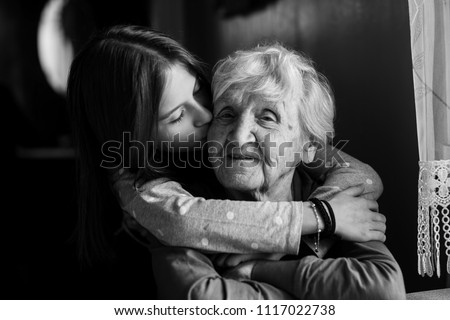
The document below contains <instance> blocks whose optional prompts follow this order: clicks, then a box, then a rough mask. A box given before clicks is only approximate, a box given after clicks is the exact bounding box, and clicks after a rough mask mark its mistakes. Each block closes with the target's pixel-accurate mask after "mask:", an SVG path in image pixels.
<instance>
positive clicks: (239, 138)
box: [228, 119, 256, 145]
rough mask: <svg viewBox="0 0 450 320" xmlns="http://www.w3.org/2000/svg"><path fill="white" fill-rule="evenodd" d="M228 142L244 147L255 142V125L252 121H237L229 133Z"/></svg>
mask: <svg viewBox="0 0 450 320" xmlns="http://www.w3.org/2000/svg"><path fill="white" fill-rule="evenodd" d="M228 140H230V141H234V142H237V143H239V145H244V144H246V143H248V142H255V141H256V138H255V135H254V134H253V125H252V123H251V121H248V120H246V119H239V120H237V121H236V122H235V123H234V125H233V127H232V129H231V130H230V132H229V135H228Z"/></svg>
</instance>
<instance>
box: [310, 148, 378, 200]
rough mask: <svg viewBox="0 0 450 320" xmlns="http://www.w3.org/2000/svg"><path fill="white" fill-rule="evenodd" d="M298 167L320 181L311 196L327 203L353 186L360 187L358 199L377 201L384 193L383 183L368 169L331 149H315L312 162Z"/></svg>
mask: <svg viewBox="0 0 450 320" xmlns="http://www.w3.org/2000/svg"><path fill="white" fill-rule="evenodd" d="M301 166H302V168H303V170H305V171H306V172H307V173H308V174H309V175H310V176H311V177H313V178H314V179H315V180H318V181H321V182H322V186H321V187H319V188H317V189H316V191H315V192H314V193H313V194H312V195H311V197H317V198H320V199H322V200H329V199H331V198H332V197H333V196H334V195H335V194H336V193H338V192H339V191H342V190H345V189H348V188H350V187H354V186H356V185H361V186H363V188H364V191H363V192H362V194H361V196H362V197H364V198H366V199H370V200H377V199H378V198H379V197H380V196H381V194H382V193H383V182H382V181H381V179H380V176H379V175H378V174H377V173H376V172H375V170H374V169H373V168H372V167H371V166H369V165H368V164H365V163H363V162H361V161H359V160H358V159H355V158H353V157H352V156H350V155H348V154H346V153H345V152H343V151H339V150H338V149H333V148H332V147H331V146H328V147H327V149H325V148H324V149H319V150H317V152H316V153H315V157H314V161H312V162H310V163H306V164H305V163H302V164H301Z"/></svg>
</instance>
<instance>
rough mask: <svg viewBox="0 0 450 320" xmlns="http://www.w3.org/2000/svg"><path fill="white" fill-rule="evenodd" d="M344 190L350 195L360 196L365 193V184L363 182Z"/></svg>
mask: <svg viewBox="0 0 450 320" xmlns="http://www.w3.org/2000/svg"><path fill="white" fill-rule="evenodd" d="M342 192H343V193H345V194H346V195H349V196H352V197H358V196H360V195H362V194H363V192H364V185H363V184H359V185H357V186H354V187H350V188H347V189H345V190H344V191H342Z"/></svg>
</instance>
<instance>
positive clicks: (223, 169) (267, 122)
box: [208, 93, 302, 192]
mask: <svg viewBox="0 0 450 320" xmlns="http://www.w3.org/2000/svg"><path fill="white" fill-rule="evenodd" d="M208 140H209V141H210V148H209V155H210V160H211V162H212V163H213V166H214V168H215V173H216V176H217V178H218V180H219V181H220V183H221V184H222V185H223V186H224V187H226V188H228V189H231V190H236V191H241V192H266V191H268V190H270V189H271V188H273V187H274V186H275V185H276V184H283V185H284V187H287V188H290V182H291V179H288V180H286V177H289V174H290V173H293V171H294V169H295V166H296V165H297V164H298V163H299V161H300V159H301V155H302V154H301V153H302V147H301V133H300V123H299V114H298V109H297V107H295V106H292V105H290V104H288V103H285V102H283V101H281V102H278V103H273V102H267V101H264V100H263V99H261V98H258V97H251V98H249V99H247V101H244V102H241V101H235V99H234V98H233V94H230V93H225V94H224V95H223V96H222V97H221V98H219V99H218V100H217V101H216V103H215V106H214V119H213V122H212V124H211V127H210V129H209V132H208ZM283 181H287V182H283Z"/></svg>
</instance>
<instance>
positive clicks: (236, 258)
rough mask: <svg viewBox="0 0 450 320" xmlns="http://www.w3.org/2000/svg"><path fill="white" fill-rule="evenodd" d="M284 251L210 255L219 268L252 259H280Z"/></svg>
mask: <svg viewBox="0 0 450 320" xmlns="http://www.w3.org/2000/svg"><path fill="white" fill-rule="evenodd" d="M284 255H285V254H284V253H262V252H261V253H249V254H234V253H218V254H215V255H212V256H211V257H210V259H211V261H212V263H213V264H214V266H215V267H218V268H232V267H236V266H237V265H239V264H241V263H243V262H247V261H251V260H280V259H281V258H282V257H283V256H284Z"/></svg>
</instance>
